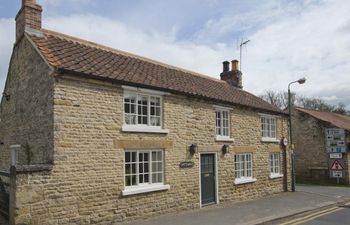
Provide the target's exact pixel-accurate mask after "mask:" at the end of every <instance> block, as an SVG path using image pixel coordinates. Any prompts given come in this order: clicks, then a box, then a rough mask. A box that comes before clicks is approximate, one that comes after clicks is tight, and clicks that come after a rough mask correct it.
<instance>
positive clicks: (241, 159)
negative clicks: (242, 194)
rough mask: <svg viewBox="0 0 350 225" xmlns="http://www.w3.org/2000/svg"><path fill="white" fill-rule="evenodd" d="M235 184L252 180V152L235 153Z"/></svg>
mask: <svg viewBox="0 0 350 225" xmlns="http://www.w3.org/2000/svg"><path fill="white" fill-rule="evenodd" d="M234 161H235V184H240V183H249V182H254V181H256V179H254V178H253V154H252V153H239V154H235V159H234Z"/></svg>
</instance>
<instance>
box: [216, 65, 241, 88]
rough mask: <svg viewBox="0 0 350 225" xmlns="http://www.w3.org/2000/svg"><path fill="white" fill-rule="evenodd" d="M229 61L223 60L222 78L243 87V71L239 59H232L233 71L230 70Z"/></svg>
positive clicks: (235, 85)
mask: <svg viewBox="0 0 350 225" xmlns="http://www.w3.org/2000/svg"><path fill="white" fill-rule="evenodd" d="M229 64H230V63H229V62H228V61H224V62H223V66H224V68H223V71H222V73H221V74H220V78H221V80H224V81H226V82H227V83H229V84H230V85H232V86H234V87H238V88H243V86H242V73H241V71H240V70H239V68H238V60H236V59H234V60H232V61H231V66H232V67H231V71H229Z"/></svg>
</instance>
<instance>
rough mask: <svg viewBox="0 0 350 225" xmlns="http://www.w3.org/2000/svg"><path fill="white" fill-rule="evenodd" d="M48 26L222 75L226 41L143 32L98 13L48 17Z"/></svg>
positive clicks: (227, 53)
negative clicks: (206, 41)
mask: <svg viewBox="0 0 350 225" xmlns="http://www.w3.org/2000/svg"><path fill="white" fill-rule="evenodd" d="M45 27H47V28H48V29H52V30H55V31H60V32H64V33H66V34H70V35H73V36H77V37H80V38H84V39H88V40H91V41H94V42H97V43H100V44H104V45H107V46H110V47H114V48H118V49H121V50H124V51H128V52H131V53H135V54H139V55H142V56H145V57H149V58H152V59H155V60H158V61H161V62H165V63H168V64H171V65H175V66H180V67H182V68H186V69H190V70H194V71H196V72H201V73H204V74H211V75H212V76H216V77H218V76H219V73H220V71H221V61H223V60H224V59H225V57H227V56H228V55H229V51H228V50H227V48H226V47H225V45H215V46H213V47H210V46H204V45H198V44H195V43H191V42H187V41H180V40H177V39H176V37H175V33H174V31H173V30H172V31H171V32H170V33H167V34H164V33H157V32H150V33H147V32H143V31H141V29H137V28H132V27H129V26H127V25H125V24H123V23H121V22H118V21H115V20H110V19H108V18H104V17H100V16H95V15H73V16H69V17H60V18H57V17H55V18H48V19H47V20H46V22H45Z"/></svg>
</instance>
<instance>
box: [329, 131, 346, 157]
mask: <svg viewBox="0 0 350 225" xmlns="http://www.w3.org/2000/svg"><path fill="white" fill-rule="evenodd" d="M325 133H326V134H325V135H326V149H327V152H330V153H333V152H335V153H345V152H346V145H345V130H344V129H338V128H327V129H325Z"/></svg>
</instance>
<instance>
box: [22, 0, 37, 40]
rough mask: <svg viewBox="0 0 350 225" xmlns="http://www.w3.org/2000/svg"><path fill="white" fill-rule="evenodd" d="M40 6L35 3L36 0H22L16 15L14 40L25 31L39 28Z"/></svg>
mask: <svg viewBox="0 0 350 225" xmlns="http://www.w3.org/2000/svg"><path fill="white" fill-rule="evenodd" d="M41 12H42V8H41V6H40V5H38V4H36V0H22V7H21V9H20V10H19V12H18V13H17V16H16V41H18V40H19V39H20V38H21V37H22V36H23V35H24V32H25V31H31V30H37V31H40V29H41Z"/></svg>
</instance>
